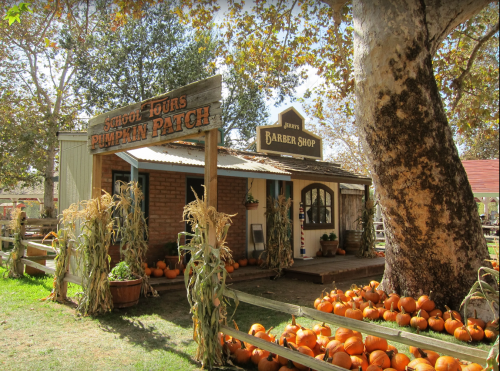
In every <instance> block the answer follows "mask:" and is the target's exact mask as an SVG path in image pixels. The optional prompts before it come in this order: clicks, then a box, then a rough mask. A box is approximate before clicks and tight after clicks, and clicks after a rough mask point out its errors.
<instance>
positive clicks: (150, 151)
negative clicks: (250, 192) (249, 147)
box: [127, 144, 290, 175]
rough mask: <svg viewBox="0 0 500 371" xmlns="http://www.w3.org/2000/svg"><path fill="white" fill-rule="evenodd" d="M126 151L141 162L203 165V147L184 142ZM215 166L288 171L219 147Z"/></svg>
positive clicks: (258, 170) (246, 169)
mask: <svg viewBox="0 0 500 371" xmlns="http://www.w3.org/2000/svg"><path fill="white" fill-rule="evenodd" d="M127 153H128V154H129V155H130V156H132V157H134V158H135V159H137V160H138V161H142V162H155V163H168V164H176V165H187V166H201V167H203V166H205V151H204V147H201V146H194V145H185V144H166V145H163V146H151V147H146V148H138V149H132V150H129V151H127ZM217 168H219V169H228V170H240V171H249V172H259V173H271V174H287V175H289V174H290V173H289V172H287V171H285V170H282V169H279V168H276V167H274V166H271V165H268V164H265V163H262V162H259V161H254V160H250V159H248V158H245V156H243V155H240V154H238V152H237V151H231V150H227V148H219V153H218V156H217Z"/></svg>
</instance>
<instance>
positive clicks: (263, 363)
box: [219, 316, 483, 371]
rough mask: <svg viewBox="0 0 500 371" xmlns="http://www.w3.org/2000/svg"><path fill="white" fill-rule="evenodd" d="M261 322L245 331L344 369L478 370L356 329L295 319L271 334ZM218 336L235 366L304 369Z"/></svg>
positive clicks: (261, 370)
mask: <svg viewBox="0 0 500 371" xmlns="http://www.w3.org/2000/svg"><path fill="white" fill-rule="evenodd" d="M271 330H272V328H271V329H269V330H267V331H266V329H265V328H264V326H262V325H261V324H258V323H256V324H253V325H252V326H251V327H250V330H249V332H248V333H249V334H251V335H253V336H255V337H257V338H260V339H262V340H266V341H269V342H275V343H277V344H279V345H281V346H284V347H287V348H289V349H292V350H294V351H297V352H300V353H302V354H305V355H308V356H310V357H315V358H317V359H319V360H322V361H325V362H328V363H332V364H334V365H336V366H339V367H342V368H345V369H347V370H355V371H358V370H362V371H382V370H383V371H409V370H411V371H434V370H436V371H480V370H482V369H483V367H482V366H480V365H479V364H476V363H472V364H468V365H463V364H462V363H461V362H460V361H459V360H457V359H455V358H453V357H450V356H441V355H439V354H438V353H436V352H434V351H432V350H422V349H420V348H416V347H410V353H412V355H413V356H414V358H415V359H413V360H410V358H409V357H408V356H407V355H405V354H402V353H398V350H397V348H396V347H394V346H393V345H390V344H388V343H387V340H386V339H383V338H380V337H377V336H373V335H368V336H366V337H365V338H363V335H362V334H361V333H359V332H358V331H354V330H350V329H348V328H343V327H339V328H338V329H337V330H336V331H335V333H334V334H333V333H332V330H331V328H330V327H329V326H327V325H325V324H324V323H323V324H317V325H315V326H314V327H313V329H312V330H311V329H307V328H304V327H302V326H300V325H298V324H297V323H296V322H295V317H293V316H292V322H291V323H290V324H288V325H287V326H286V328H285V331H284V332H283V333H282V334H281V335H280V336H279V338H278V337H276V336H274V335H271V333H270V331H271ZM219 339H220V341H221V344H222V346H223V349H224V350H225V351H226V352H230V353H231V358H232V359H233V361H234V362H235V363H237V364H239V365H245V364H247V363H249V362H253V363H254V364H255V365H257V367H258V370H259V371H294V370H300V371H307V370H309V368H308V367H306V366H304V365H302V364H300V363H298V362H294V361H291V360H288V359H286V358H284V357H282V356H278V355H275V354H272V353H270V352H269V351H267V350H263V349H260V348H257V347H256V346H254V345H252V344H251V343H249V342H241V341H239V340H237V339H234V338H232V337H230V336H228V335H223V334H222V333H220V334H219Z"/></svg>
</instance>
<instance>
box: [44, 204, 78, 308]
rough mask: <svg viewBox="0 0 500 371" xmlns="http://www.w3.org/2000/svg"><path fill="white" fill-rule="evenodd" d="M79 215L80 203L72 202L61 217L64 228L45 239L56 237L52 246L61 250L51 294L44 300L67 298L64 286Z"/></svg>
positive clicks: (57, 257) (56, 261) (56, 260)
mask: <svg viewBox="0 0 500 371" xmlns="http://www.w3.org/2000/svg"><path fill="white" fill-rule="evenodd" d="M77 216H78V205H76V204H72V205H71V206H70V207H69V208H67V209H66V210H64V211H63V215H62V218H61V223H62V228H59V230H58V231H57V233H54V232H50V233H49V234H47V235H46V236H45V238H44V240H45V239H46V238H48V237H51V236H52V237H54V239H53V240H52V247H53V248H54V249H57V250H59V252H58V254H57V256H56V258H55V263H56V264H55V265H56V271H55V273H54V282H53V289H52V292H51V293H50V295H49V296H47V297H46V298H45V299H43V300H50V301H58V302H64V301H65V300H66V299H67V298H66V293H65V292H63V291H62V286H63V284H64V277H65V275H66V272H67V270H68V269H67V268H68V265H69V258H70V254H71V244H72V243H73V242H74V241H75V223H76V218H77Z"/></svg>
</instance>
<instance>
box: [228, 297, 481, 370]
mask: <svg viewBox="0 0 500 371" xmlns="http://www.w3.org/2000/svg"><path fill="white" fill-rule="evenodd" d="M224 295H225V296H226V297H228V298H232V299H235V298H237V299H238V300H239V301H241V302H243V303H248V304H253V305H256V306H259V307H262V308H267V309H272V310H276V311H280V312H284V313H288V314H293V315H295V316H297V317H307V318H311V319H315V320H318V321H319V322H326V323H330V324H333V325H337V326H340V327H347V328H350V329H351V330H356V331H359V332H362V333H365V334H369V335H374V336H378V337H382V338H385V339H387V340H391V341H395V342H398V343H401V344H406V345H412V346H415V347H420V348H424V349H429V350H433V351H435V352H438V353H441V354H446V355H449V356H452V357H456V358H460V359H463V360H466V361H470V362H475V363H478V364H480V365H484V364H486V359H487V357H488V352H486V351H484V350H481V349H477V348H471V347H467V346H464V345H457V344H451V343H448V342H446V341H442V340H437V339H433V338H430V337H427V336H422V335H417V334H413V333H411V332H406V331H402V330H398V329H392V328H387V327H384V326H380V325H376V324H373V323H367V322H364V321H358V320H354V319H351V318H346V317H341V316H338V315H336V314H333V313H325V312H321V311H319V310H316V309H314V308H308V307H301V306H298V305H293V304H288V303H282V302H279V301H275V300H271V299H267V298H263V297H260V296H255V295H251V294H247V293H245V292H242V291H237V290H230V289H226V291H225V294H224ZM226 331H227V330H226V327H224V328H223V330H222V332H224V333H225V334H227V335H231V334H230V333H229V332H226ZM234 331H236V330H234V329H231V332H234ZM240 333H241V334H244V335H246V334H245V333H243V332H239V333H238V334H237V335H235V336H236V338H237V339H239V340H241V339H240V336H241V335H240ZM231 336H233V335H231ZM253 338H254V337H253ZM251 340H253V339H251ZM251 340H249V342H250V343H252V341H251ZM252 344H253V343H252ZM255 345H257V344H255ZM263 349H265V350H268V351H270V352H274V350H271V349H269V348H263ZM272 349H274V347H273V348H272ZM283 356H284V355H283ZM284 357H286V356H284ZM287 358H288V357H287ZM293 360H294V361H298V362H301V363H302V359H300V360H299V359H293ZM302 364H303V365H305V366H308V367H313V368H315V369H316V368H317V366H316V363H314V366H313V365H312V364H311V365H309V364H306V363H302ZM329 370H331V368H330V369H329Z"/></svg>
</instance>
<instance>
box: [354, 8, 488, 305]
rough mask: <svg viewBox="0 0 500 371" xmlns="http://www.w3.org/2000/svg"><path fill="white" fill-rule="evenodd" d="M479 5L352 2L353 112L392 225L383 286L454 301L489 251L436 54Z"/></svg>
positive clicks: (386, 217)
mask: <svg viewBox="0 0 500 371" xmlns="http://www.w3.org/2000/svg"><path fill="white" fill-rule="evenodd" d="M426 3H427V4H426ZM429 3H431V4H430V5H429ZM443 3H447V4H446V5H443ZM448 3H452V4H451V5H452V6H454V7H455V8H453V10H452V11H451V10H450V11H449V12H451V13H449V14H447V13H446V9H443V8H445V7H446V8H448V7H449V4H448ZM469 3H474V4H469ZM480 3H482V4H484V5H486V4H487V3H488V1H483V2H481V1H463V0H455V1H452V0H450V1H449V2H437V1H436V2H435V3H433V2H429V1H427V2H425V1H411V0H406V1H402V0H377V1H374V0H369V1H361V0H360V1H354V4H353V18H354V29H355V32H354V35H355V39H354V71H355V80H356V98H357V104H356V120H357V123H358V125H360V135H361V139H362V143H363V147H364V150H365V152H366V153H367V155H368V158H369V162H370V167H371V172H372V174H373V182H374V185H375V187H376V189H377V191H378V193H379V197H380V204H381V206H382V212H383V215H384V220H385V227H386V233H387V238H386V240H387V244H386V266H385V273H384V278H383V282H382V283H383V287H384V289H386V290H388V291H392V290H394V291H396V292H399V293H401V294H402V293H403V291H407V292H408V294H409V295H411V296H414V297H417V296H418V295H419V294H420V293H422V292H424V293H427V294H428V293H429V291H430V290H432V291H434V292H435V294H436V301H437V302H438V303H439V304H448V305H450V306H452V307H454V308H457V309H458V307H459V305H460V303H461V301H462V299H463V298H464V297H465V295H466V294H467V292H468V291H469V289H470V287H471V286H472V284H473V282H474V281H476V279H477V269H478V268H479V267H480V266H481V265H485V262H484V259H487V258H488V256H489V255H488V250H487V247H486V241H485V239H484V236H483V234H482V228H481V223H480V220H479V215H478V212H477V208H476V203H475V201H474V196H473V193H472V189H471V187H470V184H469V182H468V179H467V175H466V173H465V170H464V168H463V166H462V163H461V161H460V158H459V156H458V151H457V148H456V146H455V144H454V140H453V135H452V132H451V129H450V127H449V125H448V121H447V118H446V114H445V111H444V108H443V104H442V101H441V98H440V95H439V91H438V89H437V85H436V81H435V79H434V72H433V69H432V56H433V55H434V52H435V50H436V43H440V42H441V41H442V40H443V39H444V37H446V34H447V33H446V32H450V31H451V30H452V29H453V28H451V27H450V25H453V24H455V23H456V24H457V25H458V24H459V23H460V22H463V21H464V20H466V19H468V18H470V17H471V16H473V15H474V14H475V13H476V12H478V11H479V10H481V9H482V7H484V5H482V6H481V5H478V4H480ZM438 15H441V19H440V18H439V17H438ZM457 22H458V23H457Z"/></svg>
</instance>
